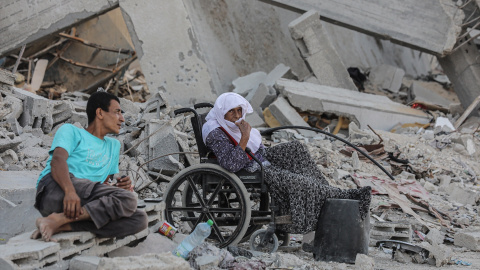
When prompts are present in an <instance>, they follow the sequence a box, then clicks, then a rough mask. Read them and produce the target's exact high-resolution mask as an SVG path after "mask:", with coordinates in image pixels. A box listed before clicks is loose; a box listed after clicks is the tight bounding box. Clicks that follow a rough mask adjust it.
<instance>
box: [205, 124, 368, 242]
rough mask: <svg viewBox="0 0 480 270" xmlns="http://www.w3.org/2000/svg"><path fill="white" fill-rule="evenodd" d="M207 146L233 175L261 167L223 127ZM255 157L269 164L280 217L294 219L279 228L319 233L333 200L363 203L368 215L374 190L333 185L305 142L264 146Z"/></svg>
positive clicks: (267, 172)
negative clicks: (327, 202) (326, 206)
mask: <svg viewBox="0 0 480 270" xmlns="http://www.w3.org/2000/svg"><path fill="white" fill-rule="evenodd" d="M206 145H207V147H208V148H209V149H210V150H212V151H213V153H214V154H215V156H216V157H217V160H218V162H219V164H220V166H222V167H223V168H225V169H226V170H228V171H230V172H237V171H239V170H240V169H243V168H244V169H247V170H248V171H255V170H256V169H258V168H259V166H258V164H257V163H256V162H255V161H254V160H250V159H249V158H248V156H247V154H246V153H245V152H244V151H243V149H242V148H241V147H240V146H238V145H237V146H234V145H233V144H232V143H231V141H230V139H229V138H228V137H227V135H226V134H225V133H224V132H223V131H222V130H221V129H219V128H217V129H215V130H213V131H212V132H210V134H209V135H208V136H207V138H206ZM255 156H256V157H257V158H259V159H260V161H262V162H263V164H264V165H265V167H264V168H265V181H266V183H267V185H268V187H269V192H270V196H271V198H272V199H273V201H274V202H275V204H276V205H277V206H279V211H280V213H279V214H280V215H291V216H292V224H279V225H277V229H279V230H283V231H285V232H289V233H307V232H310V231H313V230H315V229H316V226H317V220H318V217H319V216H320V211H321V210H322V206H323V204H324V202H325V200H326V199H329V198H337V199H354V200H359V201H360V204H359V211H360V215H361V217H362V218H364V217H365V215H366V214H367V213H368V209H369V206H370V200H371V188H370V187H364V188H362V189H340V188H336V187H332V186H330V185H329V184H328V182H327V181H326V179H325V177H324V176H323V174H322V173H321V171H320V170H319V169H318V167H317V166H316V164H315V162H314V160H313V159H312V157H311V156H310V153H309V152H308V149H307V148H306V146H305V145H303V144H302V143H300V142H298V141H292V142H288V143H282V144H278V145H275V146H273V147H270V148H265V147H264V146H263V145H262V146H261V147H260V148H259V150H258V151H257V153H255Z"/></svg>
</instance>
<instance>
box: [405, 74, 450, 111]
mask: <svg viewBox="0 0 480 270" xmlns="http://www.w3.org/2000/svg"><path fill="white" fill-rule="evenodd" d="M407 102H408V103H418V102H422V103H427V104H433V105H440V106H442V107H444V108H449V106H450V103H452V102H451V101H450V100H448V99H446V98H444V97H442V96H440V95H438V94H436V93H435V92H433V91H431V90H429V89H427V88H425V87H423V86H422V85H421V84H420V83H419V82H416V81H414V82H413V83H412V85H411V86H410V88H409V90H408V100H407Z"/></svg>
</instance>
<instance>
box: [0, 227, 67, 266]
mask: <svg viewBox="0 0 480 270" xmlns="http://www.w3.org/2000/svg"><path fill="white" fill-rule="evenodd" d="M17 237H18V238H22V240H17V241H12V242H11V243H10V241H9V243H7V244H6V245H0V257H1V258H2V259H4V260H6V261H10V262H12V263H13V264H14V265H15V266H16V267H17V268H16V269H35V268H41V267H43V266H44V265H46V264H51V263H54V262H56V261H59V260H60V257H59V251H60V245H59V244H58V243H54V242H44V241H39V240H32V239H30V238H29V237H30V233H25V234H24V235H22V236H17Z"/></svg>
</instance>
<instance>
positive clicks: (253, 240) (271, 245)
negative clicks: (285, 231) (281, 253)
mask: <svg viewBox="0 0 480 270" xmlns="http://www.w3.org/2000/svg"><path fill="white" fill-rule="evenodd" d="M266 233H267V230H265V229H262V230H258V231H256V232H254V233H253V234H252V236H251V237H250V249H251V250H254V251H260V252H265V253H274V252H275V251H277V249H278V238H277V236H276V235H275V234H272V237H271V238H270V239H268V243H267V245H266V246H264V247H261V246H260V243H261V241H262V238H263V237H264V236H265V234H266Z"/></svg>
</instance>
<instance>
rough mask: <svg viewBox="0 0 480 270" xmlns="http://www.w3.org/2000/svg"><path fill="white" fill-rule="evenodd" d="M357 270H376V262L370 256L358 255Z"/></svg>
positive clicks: (356, 259) (356, 260)
mask: <svg viewBox="0 0 480 270" xmlns="http://www.w3.org/2000/svg"><path fill="white" fill-rule="evenodd" d="M355 269H358V270H373V269H375V260H373V258H372V257H369V256H368V255H365V254H361V253H358V254H357V257H356V258H355Z"/></svg>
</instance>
